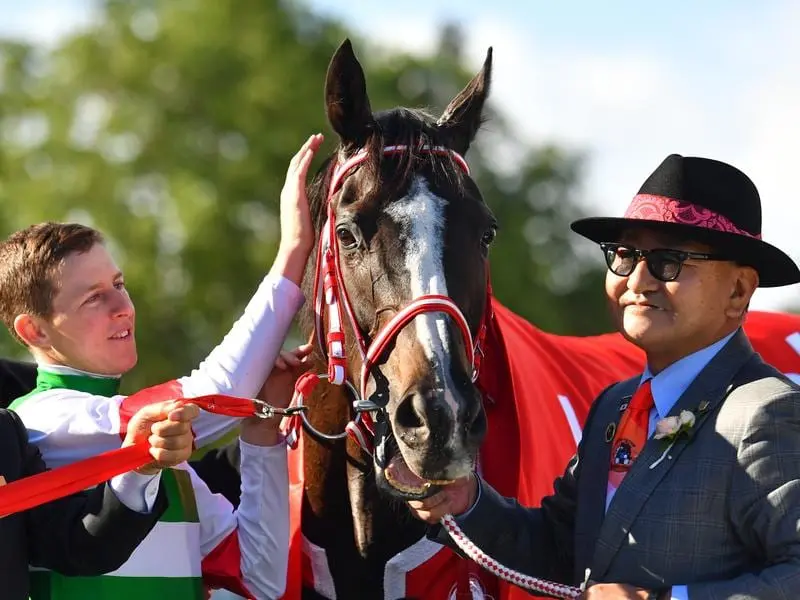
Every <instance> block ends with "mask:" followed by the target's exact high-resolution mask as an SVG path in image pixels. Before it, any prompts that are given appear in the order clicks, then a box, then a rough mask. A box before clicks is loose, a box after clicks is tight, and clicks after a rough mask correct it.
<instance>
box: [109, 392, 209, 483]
mask: <svg viewBox="0 0 800 600" xmlns="http://www.w3.org/2000/svg"><path fill="white" fill-rule="evenodd" d="M199 414H200V409H199V408H198V407H197V406H195V405H194V404H179V403H177V402H174V401H172V400H170V401H167V402H157V403H155V404H148V405H147V406H144V407H142V408H141V409H140V410H139V412H137V413H136V414H135V415H133V418H132V419H131V420H130V423H128V429H127V432H126V434H125V440H124V441H123V442H122V446H123V448H124V447H125V446H132V445H134V444H137V443H140V442H143V441H148V442H149V443H150V455H151V456H152V457H153V458H154V459H155V460H154V461H153V462H151V463H149V464H147V465H145V466H143V467H141V468H139V469H136V471H137V472H139V473H142V474H143V475H153V474H155V473H158V472H159V471H160V470H161V469H166V468H169V467H174V466H176V465H179V464H180V463H182V462H186V461H187V460H189V457H190V456H191V454H192V451H193V449H194V448H193V446H194V435H193V434H192V421H193V420H194V419H195V418H196V417H197V415H199Z"/></svg>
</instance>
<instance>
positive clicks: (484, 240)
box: [481, 227, 497, 248]
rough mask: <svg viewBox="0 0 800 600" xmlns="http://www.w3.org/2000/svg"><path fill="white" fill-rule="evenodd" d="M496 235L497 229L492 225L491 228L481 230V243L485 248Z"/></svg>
mask: <svg viewBox="0 0 800 600" xmlns="http://www.w3.org/2000/svg"><path fill="white" fill-rule="evenodd" d="M496 237H497V229H495V228H494V227H492V228H491V229H487V230H486V231H484V232H483V235H482V236H481V244H482V245H483V246H484V247H485V248H488V247H489V246H490V245H491V243H492V242H493V241H494V238H496Z"/></svg>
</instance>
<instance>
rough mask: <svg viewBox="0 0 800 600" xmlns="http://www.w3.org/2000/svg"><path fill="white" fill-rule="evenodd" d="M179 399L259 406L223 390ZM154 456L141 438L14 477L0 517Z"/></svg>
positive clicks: (249, 409) (2, 491)
mask: <svg viewBox="0 0 800 600" xmlns="http://www.w3.org/2000/svg"><path fill="white" fill-rule="evenodd" d="M177 400H180V401H185V402H187V403H191V404H196V405H197V406H199V407H200V408H202V409H203V410H206V411H208V412H212V413H216V414H219V415H228V416H231V417H251V416H253V415H254V413H255V408H256V407H255V403H254V402H253V401H252V400H248V399H246V398H236V397H233V396H224V395H222V394H211V395H208V396H199V397H197V398H178V399H177ZM152 460H153V458H152V457H151V456H150V444H149V443H147V442H142V443H139V444H135V445H133V446H127V447H125V448H118V449H117V450H110V451H108V452H103V453H102V454H98V455H96V456H92V457H91V458H87V459H85V460H81V461H78V462H75V463H72V464H71V465H66V466H63V467H59V468H57V469H52V470H50V471H45V472H44V473H37V474H36V475H32V476H31V477H25V478H23V479H19V480H17V481H12V482H11V483H9V484H8V485H4V486H2V487H0V518H2V517H4V516H8V515H10V514H13V513H16V512H20V511H23V510H28V509H30V508H33V507H35V506H39V505H40V504H45V503H46V502H51V501H52V500H58V499H59V498H63V497H64V496H68V495H70V494H74V493H75V492H79V491H81V490H85V489H87V488H90V487H94V486H96V485H98V484H100V483H103V482H104V481H107V480H109V479H111V478H112V477H114V476H115V475H119V474H121V473H127V472H128V471H133V470H134V469H138V468H139V467H143V466H144V465H146V464H148V463H149V462H152Z"/></svg>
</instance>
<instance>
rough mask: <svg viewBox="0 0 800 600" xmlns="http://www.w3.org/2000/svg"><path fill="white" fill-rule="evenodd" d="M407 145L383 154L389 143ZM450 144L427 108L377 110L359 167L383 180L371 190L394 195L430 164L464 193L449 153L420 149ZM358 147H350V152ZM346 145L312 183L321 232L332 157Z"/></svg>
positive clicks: (311, 198) (316, 222)
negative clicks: (388, 165) (390, 165)
mask: <svg viewBox="0 0 800 600" xmlns="http://www.w3.org/2000/svg"><path fill="white" fill-rule="evenodd" d="M394 145H405V146H408V148H409V150H408V151H406V152H402V153H400V154H393V155H388V156H387V155H384V153H383V148H384V147H386V146H394ZM426 145H427V146H431V147H433V146H444V147H447V146H448V140H446V139H445V136H444V135H443V134H442V132H441V131H440V130H439V128H438V127H437V125H436V119H435V117H433V116H432V115H431V114H430V113H429V112H428V111H426V110H424V109H411V108H402V107H399V108H393V109H390V110H386V111H381V112H378V113H375V121H374V123H373V125H372V134H371V135H370V136H369V138H368V140H367V143H366V144H365V146H364V148H365V149H366V150H367V160H366V161H365V162H364V163H362V164H361V165H360V166H359V168H360V169H366V170H367V172H368V173H369V175H370V177H371V179H372V181H374V182H377V181H378V180H379V176H383V177H384V179H383V180H381V181H380V183H381V185H380V186H377V185H373V186H370V189H369V190H368V191H367V194H369V192H370V191H371V192H373V193H374V192H377V190H378V189H380V190H381V192H382V194H383V195H384V196H385V197H386V196H389V197H393V196H394V192H397V191H398V189H399V188H401V187H402V186H403V185H404V184H405V183H406V182H407V181H408V179H409V176H410V175H411V173H412V172H413V171H414V170H416V169H417V168H419V166H420V163H421V162H424V163H427V166H428V167H429V168H430V170H431V171H432V172H433V173H434V174H435V175H436V176H437V177H441V178H444V179H445V180H446V181H447V182H448V183H449V184H450V185H451V186H454V187H455V189H456V190H457V191H458V192H459V193H462V192H463V185H464V184H463V179H462V178H461V177H459V176H458V173H459V172H460V169H459V168H458V167H457V165H456V164H455V161H454V160H453V158H452V157H451V156H450V155H449V154H436V153H433V152H425V151H422V150H421V147H422V146H426ZM355 150H356V149H350V152H349V153H348V154H350V155H352V153H353V152H354V151H355ZM342 151H343V147H342V146H341V145H339V146H338V147H337V148H336V150H335V151H334V153H333V154H332V155H331V156H329V157H328V158H327V159H326V160H325V162H323V164H322V165H321V166H320V168H319V170H318V171H317V173H316V175H315V176H314V178H313V180H312V181H311V183H310V184H309V187H308V193H309V203H310V210H311V215H312V219H313V220H314V228H315V230H316V231H317V232H319V230H320V228H321V227H322V225H323V223H324V222H325V209H326V200H327V194H328V188H329V187H330V181H331V177H332V176H333V166H334V161H333V159H334V158H335V157H337V156H340V155H342ZM386 160H391V161H393V162H394V164H396V165H397V168H395V169H391V170H388V169H385V170H383V172H382V170H381V166H382V165H383V163H384V161H386Z"/></svg>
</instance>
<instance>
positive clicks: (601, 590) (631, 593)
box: [579, 583, 650, 600]
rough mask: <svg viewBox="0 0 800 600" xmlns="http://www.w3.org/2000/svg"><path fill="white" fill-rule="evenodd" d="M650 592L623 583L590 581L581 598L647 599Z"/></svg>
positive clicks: (585, 599)
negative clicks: (593, 582)
mask: <svg viewBox="0 0 800 600" xmlns="http://www.w3.org/2000/svg"><path fill="white" fill-rule="evenodd" d="M649 593H650V591H649V590H644V589H642V588H637V587H633V586H632V585H624V584H622V583H595V584H594V585H592V584H591V583H590V584H589V587H588V588H586V591H585V592H583V594H581V596H580V598H579V600H647V596H648V594H649Z"/></svg>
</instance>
